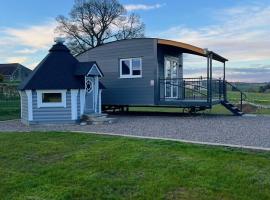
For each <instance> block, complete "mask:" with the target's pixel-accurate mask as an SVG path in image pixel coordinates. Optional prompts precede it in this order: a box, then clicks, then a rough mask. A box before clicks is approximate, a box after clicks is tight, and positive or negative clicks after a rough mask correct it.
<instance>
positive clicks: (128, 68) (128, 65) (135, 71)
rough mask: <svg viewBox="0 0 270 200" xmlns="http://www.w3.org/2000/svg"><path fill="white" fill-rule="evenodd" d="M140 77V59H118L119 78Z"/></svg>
mask: <svg viewBox="0 0 270 200" xmlns="http://www.w3.org/2000/svg"><path fill="white" fill-rule="evenodd" d="M137 77H142V59H141V58H127V59H120V78H137Z"/></svg>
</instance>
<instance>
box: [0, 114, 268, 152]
mask: <svg viewBox="0 0 270 200" xmlns="http://www.w3.org/2000/svg"><path fill="white" fill-rule="evenodd" d="M113 117H115V118H117V119H118V121H117V123H115V124H109V125H87V126H80V125H46V126H44V125H43V126H41V125H32V126H25V125H23V124H21V123H20V121H19V120H13V121H6V122H0V131H2V132H11V131H50V130H53V131H87V132H101V133H115V134H125V135H136V136H151V137H163V138H173V139H183V140H192V141H198V142H214V143H225V144H232V145H245V146H254V147H267V148H270V117H266V116H245V117H235V116H178V115H170V114H169V115H149V114H148V115H146V114H145V113H144V114H129V115H115V116H113Z"/></svg>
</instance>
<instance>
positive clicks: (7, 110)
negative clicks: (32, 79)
mask: <svg viewBox="0 0 270 200" xmlns="http://www.w3.org/2000/svg"><path fill="white" fill-rule="evenodd" d="M20 110H21V109H20V101H19V100H16V101H3V100H2V101H1V100H0V121H3V120H10V119H18V118H19V117H20V112H21V111H20Z"/></svg>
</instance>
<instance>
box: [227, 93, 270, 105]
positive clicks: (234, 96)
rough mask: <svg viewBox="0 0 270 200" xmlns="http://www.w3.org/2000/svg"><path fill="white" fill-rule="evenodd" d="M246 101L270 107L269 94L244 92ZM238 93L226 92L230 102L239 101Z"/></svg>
mask: <svg viewBox="0 0 270 200" xmlns="http://www.w3.org/2000/svg"><path fill="white" fill-rule="evenodd" d="M245 94H246V95H247V100H246V101H249V102H252V103H256V104H261V105H270V93H259V92H245ZM239 97H240V95H239V92H232V91H229V92H228V98H229V100H232V101H239Z"/></svg>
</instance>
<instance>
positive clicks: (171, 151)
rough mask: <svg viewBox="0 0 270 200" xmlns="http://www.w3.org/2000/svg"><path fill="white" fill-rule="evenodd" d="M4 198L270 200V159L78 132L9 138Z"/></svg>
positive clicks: (0, 171)
mask: <svg viewBox="0 0 270 200" xmlns="http://www.w3.org/2000/svg"><path fill="white" fill-rule="evenodd" d="M0 180H1V181H0V199H1V200H6V199H8V200H12V199H16V200H22V199H43V200H45V199H54V200H62V199H191V200H192V199H207V200H209V199H210V200H211V199H237V200H238V199H239V200H241V199H244V200H249V199H269V198H270V154H269V153H263V152H261V153H259V152H257V153H255V152H249V151H242V150H235V149H234V150H233V149H226V148H221V147H207V146H200V145H191V144H184V143H178V142H170V141H159V140H143V139H131V138H125V137H112V136H101V135H92V134H91V135H90V134H77V133H57V132H49V133H1V134H0Z"/></svg>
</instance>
